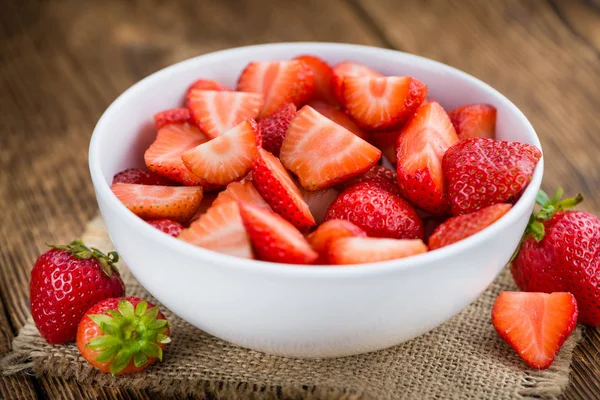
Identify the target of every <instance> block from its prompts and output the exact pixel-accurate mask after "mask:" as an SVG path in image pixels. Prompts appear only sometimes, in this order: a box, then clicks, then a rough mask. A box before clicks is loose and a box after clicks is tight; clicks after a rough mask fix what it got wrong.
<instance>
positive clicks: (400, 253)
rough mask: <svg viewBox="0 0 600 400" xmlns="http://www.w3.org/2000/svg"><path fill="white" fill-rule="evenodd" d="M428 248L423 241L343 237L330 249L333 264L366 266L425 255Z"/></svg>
mask: <svg viewBox="0 0 600 400" xmlns="http://www.w3.org/2000/svg"><path fill="white" fill-rule="evenodd" d="M426 251H427V246H425V243H423V241H422V240H421V239H381V238H369V237H356V236H355V237H342V238H340V239H335V240H334V241H332V242H331V243H330V244H329V247H328V252H327V256H328V260H329V263H331V264H365V263H373V262H379V261H388V260H395V259H397V258H405V257H409V256H413V255H416V254H421V253H425V252H426Z"/></svg>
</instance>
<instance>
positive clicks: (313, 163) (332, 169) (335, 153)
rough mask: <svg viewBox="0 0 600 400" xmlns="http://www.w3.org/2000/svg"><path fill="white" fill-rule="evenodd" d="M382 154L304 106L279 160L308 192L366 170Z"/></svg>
mask: <svg viewBox="0 0 600 400" xmlns="http://www.w3.org/2000/svg"><path fill="white" fill-rule="evenodd" d="M380 157H381V151H379V150H378V149H377V148H376V147H374V146H372V145H371V144H369V143H367V142H365V141H364V140H362V139H361V138H359V137H358V136H356V135H354V134H353V133H352V132H350V131H349V130H347V129H345V128H344V127H342V126H340V125H338V124H336V123H335V122H333V121H331V120H330V119H328V118H326V117H324V116H323V115H321V114H320V113H318V112H317V111H315V110H314V109H313V108H311V107H310V106H305V107H302V109H301V110H300V111H298V115H297V116H296V118H294V120H293V121H292V123H291V124H290V127H289V128H288V131H287V133H286V135H285V138H284V139H283V145H282V146H281V152H280V154H279V158H280V159H281V163H282V164H283V165H284V166H285V167H286V168H287V169H289V170H290V171H292V172H293V173H294V174H296V176H297V177H298V179H299V180H300V185H301V186H302V187H303V188H304V189H306V190H321V189H325V188H328V187H331V186H334V185H335V184H337V183H339V182H342V181H345V180H347V179H350V178H352V177H353V176H356V175H358V174H360V173H361V172H364V171H366V170H367V169H369V168H371V167H372V166H373V165H375V164H376V163H377V161H378V160H379V158H380Z"/></svg>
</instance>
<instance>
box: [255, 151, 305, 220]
mask: <svg viewBox="0 0 600 400" xmlns="http://www.w3.org/2000/svg"><path fill="white" fill-rule="evenodd" d="M252 183H253V184H254V187H255V188H256V190H257V191H258V193H260V195H261V196H262V198H263V199H265V200H266V202H267V203H268V204H269V206H271V208H272V209H273V211H275V212H276V213H277V214H279V215H281V216H282V217H283V218H285V219H286V220H287V221H289V222H291V223H292V224H293V225H294V226H296V227H298V228H307V227H311V226H314V225H315V219H314V217H313V216H312V214H311V212H310V209H309V207H308V205H307V204H306V202H305V201H304V199H303V197H302V194H301V193H300V189H298V187H297V186H296V184H295V183H294V181H293V180H292V178H291V177H290V175H289V174H288V172H287V171H286V170H285V168H283V165H281V162H280V161H279V160H278V159H277V157H275V156H274V155H273V154H271V153H269V152H268V151H265V150H263V149H258V156H257V157H256V160H255V161H254V165H253V166H252Z"/></svg>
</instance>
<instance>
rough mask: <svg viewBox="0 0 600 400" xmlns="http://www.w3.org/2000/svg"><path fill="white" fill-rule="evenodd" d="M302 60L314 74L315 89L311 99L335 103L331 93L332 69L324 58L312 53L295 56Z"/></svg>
mask: <svg viewBox="0 0 600 400" xmlns="http://www.w3.org/2000/svg"><path fill="white" fill-rule="evenodd" d="M295 59H296V60H301V61H304V62H305V63H306V64H307V65H308V66H309V67H310V68H311V69H312V71H313V74H314V75H315V91H314V93H313V96H312V99H313V100H322V101H326V102H327V103H329V104H336V103H337V101H336V99H335V95H334V94H333V69H332V68H331V66H330V65H329V64H327V63H326V62H325V60H323V59H321V58H319V57H317V56H313V55H301V56H298V57H296V58H295Z"/></svg>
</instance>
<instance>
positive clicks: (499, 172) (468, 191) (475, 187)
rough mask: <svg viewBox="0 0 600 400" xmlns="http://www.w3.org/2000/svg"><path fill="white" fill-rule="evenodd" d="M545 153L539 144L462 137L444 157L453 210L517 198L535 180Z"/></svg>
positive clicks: (465, 210) (464, 210)
mask: <svg viewBox="0 0 600 400" xmlns="http://www.w3.org/2000/svg"><path fill="white" fill-rule="evenodd" d="M541 157H542V153H541V152H540V150H539V149H538V148H537V147H535V146H533V145H530V144H525V143H519V142H505V141H500V140H494V139H488V138H469V139H465V140H461V141H459V142H458V143H457V144H455V145H454V146H452V147H450V148H449V149H448V151H446V153H445V154H444V159H443V161H442V169H443V171H444V178H445V180H446V189H447V195H448V200H449V201H450V207H451V209H452V214H454V215H460V214H466V213H470V212H473V211H477V210H480V209H482V208H485V207H487V206H490V205H492V204H497V203H511V202H513V201H514V200H515V199H516V198H517V197H518V196H520V195H521V193H522V191H523V190H524V189H525V187H526V186H527V184H528V183H529V181H531V177H532V175H533V171H534V170H535V166H536V165H537V163H538V161H539V160H540V158H541Z"/></svg>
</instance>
